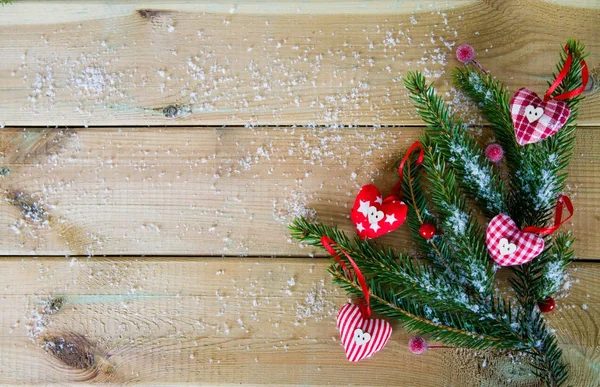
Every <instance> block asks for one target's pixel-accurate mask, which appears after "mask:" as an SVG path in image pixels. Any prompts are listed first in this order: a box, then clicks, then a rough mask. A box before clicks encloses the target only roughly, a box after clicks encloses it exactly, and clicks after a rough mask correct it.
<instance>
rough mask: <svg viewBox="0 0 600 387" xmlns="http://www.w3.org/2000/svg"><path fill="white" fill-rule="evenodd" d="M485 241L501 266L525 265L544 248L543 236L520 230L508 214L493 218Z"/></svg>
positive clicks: (495, 260)
mask: <svg viewBox="0 0 600 387" xmlns="http://www.w3.org/2000/svg"><path fill="white" fill-rule="evenodd" d="M485 242H486V245H487V249H488V252H489V253H490V255H491V257H492V259H493V260H494V262H496V263H497V264H498V265H500V266H515V265H523V264H525V263H527V262H529V261H531V260H533V259H534V258H535V257H537V256H538V255H540V254H541V252H542V251H543V250H544V240H543V239H542V238H541V237H539V236H537V235H536V234H533V233H529V232H523V231H521V230H519V228H518V227H517V225H516V223H515V222H514V221H513V220H512V219H511V218H510V216H508V215H506V214H500V215H496V216H495V217H494V218H492V220H491V221H490V223H489V224H488V228H487V232H486V236H485Z"/></svg>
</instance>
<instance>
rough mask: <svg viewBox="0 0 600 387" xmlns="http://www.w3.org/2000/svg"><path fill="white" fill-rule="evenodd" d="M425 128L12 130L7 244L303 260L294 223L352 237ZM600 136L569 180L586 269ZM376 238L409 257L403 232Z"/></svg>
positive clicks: (7, 155) (7, 145)
mask: <svg viewBox="0 0 600 387" xmlns="http://www.w3.org/2000/svg"><path fill="white" fill-rule="evenodd" d="M422 131H423V128H418V127H414V128H337V129H336V128H294V127H287V128H265V127H255V128H195V129H194V128H162V129H161V128H94V129H79V130H72V129H12V128H5V129H4V130H3V131H2V132H1V133H0V152H1V154H2V157H0V160H1V163H2V164H1V165H2V166H4V167H5V168H8V169H9V170H10V173H8V174H7V175H4V176H2V177H0V179H1V180H0V181H1V182H2V186H3V188H4V190H5V191H4V192H3V196H4V204H3V206H2V211H1V212H0V228H2V229H5V230H6V232H5V234H4V235H5V237H4V238H2V239H0V247H1V248H2V251H3V252H4V253H5V254H19V255H39V254H43V255H47V254H51V255H63V254H71V255H88V254H112V255H114V254H134V255H139V254H146V255H216V256H221V255H225V256H240V255H241V256H244V255H248V256H287V255H293V256H306V255H308V254H310V253H312V252H313V250H311V249H306V248H305V249H303V248H301V247H300V246H299V245H298V243H296V242H295V241H292V240H291V239H290V237H289V233H288V230H287V228H286V226H287V224H289V222H290V221H291V220H293V219H294V218H295V217H297V216H301V215H304V216H308V217H311V216H315V215H316V216H318V218H319V219H320V220H322V221H323V222H325V223H329V224H332V225H333V224H338V225H340V227H341V228H342V229H344V230H346V231H349V232H353V231H352V223H351V221H350V220H349V214H350V209H351V208H352V205H353V204H354V200H355V196H356V194H357V192H358V190H359V189H360V187H361V186H362V185H364V184H370V183H374V184H376V185H377V186H378V187H379V188H380V190H382V192H384V193H385V194H387V193H389V192H390V191H391V189H392V187H393V186H394V184H395V183H396V182H397V181H398V176H397V173H396V166H397V163H398V162H399V160H400V159H401V158H402V155H403V153H404V152H405V151H406V149H407V148H408V146H409V145H410V144H411V143H412V142H413V141H415V140H416V139H417V138H418V136H419V135H420V134H421V133H422ZM598 133H600V131H599V129H598V128H585V129H583V128H582V129H579V132H578V139H577V145H576V149H575V154H576V157H575V160H574V162H573V163H572V165H571V168H570V177H569V180H568V188H569V190H568V192H567V193H568V194H569V195H570V196H571V198H572V199H573V202H574V204H575V208H576V209H577V211H576V213H575V216H574V217H573V219H572V221H571V222H570V225H571V227H572V229H573V230H574V231H575V233H576V236H577V242H576V251H577V256H578V257H580V258H587V259H597V258H598V257H600V246H598V244H597V243H596V238H595V236H596V235H597V231H596V230H597V229H598V227H599V219H600V216H599V210H598V206H597V201H598V198H599V195H600V187H599V185H598V182H597V179H595V176H597V173H596V170H597V167H598V163H599V162H600V158H599V155H600V141H599V140H598ZM484 141H489V140H484ZM380 240H381V241H382V242H384V243H390V244H392V245H394V246H396V247H398V248H400V249H401V250H405V251H410V250H411V248H412V244H411V243H410V238H409V235H408V232H407V228H406V227H401V228H400V229H399V230H397V231H395V232H393V233H391V234H388V235H387V236H384V237H382V238H381V239H380ZM318 253H319V254H321V256H322V254H323V252H318Z"/></svg>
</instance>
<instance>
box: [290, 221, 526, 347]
mask: <svg viewBox="0 0 600 387" xmlns="http://www.w3.org/2000/svg"><path fill="white" fill-rule="evenodd" d="M290 229H291V230H292V232H293V235H295V236H296V237H297V238H300V240H301V241H305V242H308V243H309V244H311V245H313V246H317V247H323V246H322V244H321V242H320V239H321V237H322V236H323V235H325V236H328V237H330V238H331V239H333V238H334V237H335V238H337V239H335V245H334V246H332V247H333V248H334V249H335V250H336V251H337V252H341V250H343V251H345V252H346V253H347V254H349V255H350V256H352V259H353V261H354V262H355V263H356V265H357V266H358V267H359V268H360V270H361V272H362V273H363V275H364V276H366V277H367V278H368V279H369V280H370V290H369V292H370V295H371V303H372V305H373V310H375V311H376V312H378V313H381V314H384V315H388V316H390V317H393V318H396V319H399V320H400V321H402V322H403V323H405V324H407V326H408V328H409V329H413V330H418V331H419V333H421V334H429V335H432V337H435V338H438V339H441V340H446V339H448V340H451V342H450V343H451V344H454V345H467V346H469V347H470V348H474V347H476V348H484V347H485V348H488V347H494V348H514V347H519V348H525V344H523V342H522V340H521V338H520V337H519V336H518V335H517V333H516V332H515V331H514V329H513V328H512V327H511V324H512V323H514V321H512V317H511V312H510V309H509V308H507V307H506V306H503V305H501V304H495V303H494V302H493V300H491V302H489V303H488V305H486V307H481V305H479V304H473V303H471V302H470V299H469V297H468V295H467V294H465V293H464V292H462V290H461V287H457V286H456V284H455V283H454V282H452V281H448V279H447V278H445V277H443V276H441V275H440V273H439V272H436V271H435V270H432V268H430V267H427V266H424V265H420V264H418V263H416V262H414V261H413V260H411V259H410V258H409V257H407V256H402V255H397V254H395V253H394V252H393V251H392V250H391V249H389V248H388V249H386V248H382V247H379V246H378V245H376V244H375V243H372V242H365V241H361V240H360V239H359V238H354V239H353V240H352V239H350V238H348V237H347V236H345V234H344V235H343V236H342V235H340V234H343V233H341V232H340V231H339V230H337V229H336V228H333V227H328V226H325V225H322V224H318V223H317V224H313V223H309V222H307V221H306V220H305V219H303V218H299V219H296V220H295V221H294V223H293V224H292V225H291V226H290ZM338 255H339V258H340V259H341V260H342V261H344V262H345V266H346V267H351V266H350V263H349V261H348V260H347V258H346V257H345V255H344V254H341V253H339V254H338ZM330 272H331V273H332V274H333V275H334V277H335V278H336V282H338V283H339V284H340V286H342V288H344V289H345V290H346V291H347V292H349V293H351V294H355V295H356V296H358V297H362V288H361V287H360V286H359V284H357V283H356V280H355V279H354V278H353V276H352V274H350V273H347V272H346V271H344V270H341V269H340V266H339V265H337V264H334V265H333V266H332V267H331V268H330ZM374 299H375V300H378V301H379V307H377V303H376V302H375V303H374V301H373V300H374ZM389 308H391V309H392V310H389ZM415 318H417V319H419V320H420V321H419V322H415V321H412V320H413V319H415ZM411 326H412V327H413V328H410V327H411ZM453 330H454V331H453ZM448 331H453V332H454V333H448ZM497 337H502V338H503V340H504V341H503V342H498V341H497V340H495V339H494V338H497ZM473 339H476V341H477V342H476V343H474V342H472V341H471V340H473ZM482 340H483V341H484V343H481V341H482ZM486 341H487V343H486Z"/></svg>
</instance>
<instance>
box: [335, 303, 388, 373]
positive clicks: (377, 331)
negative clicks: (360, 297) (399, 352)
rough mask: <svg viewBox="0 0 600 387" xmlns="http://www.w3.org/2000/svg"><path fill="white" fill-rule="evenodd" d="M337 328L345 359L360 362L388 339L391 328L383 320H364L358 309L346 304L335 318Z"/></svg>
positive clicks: (371, 354) (377, 350) (377, 349)
mask: <svg viewBox="0 0 600 387" xmlns="http://www.w3.org/2000/svg"><path fill="white" fill-rule="evenodd" d="M337 327H338V331H339V332H340V337H341V339H342V345H343V346H344V351H346V359H348V360H350V361H351V362H357V361H361V360H362V359H366V358H368V357H371V356H373V355H374V354H375V353H376V352H379V351H380V350H381V348H383V347H384V346H385V344H386V343H387V342H388V340H389V339H390V336H391V335H392V326H391V325H390V324H389V323H388V322H387V321H385V320H378V319H364V318H363V317H362V314H361V312H360V308H359V307H358V306H357V305H354V304H346V305H344V306H343V307H342V309H340V312H339V313H338V316H337Z"/></svg>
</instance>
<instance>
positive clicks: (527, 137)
mask: <svg viewBox="0 0 600 387" xmlns="http://www.w3.org/2000/svg"><path fill="white" fill-rule="evenodd" d="M570 115H571V110H570V109H569V107H568V106H567V104H566V103H564V102H562V101H558V100H555V99H551V100H549V101H548V102H544V101H542V99H541V98H540V97H538V95H537V94H536V93H534V92H533V91H531V90H529V89H527V88H522V89H519V91H517V92H516V93H515V95H514V96H513V97H512V99H511V100H510V116H511V118H512V121H513V125H514V127H515V136H516V138H517V142H518V143H519V145H527V144H533V143H535V142H538V141H541V140H543V139H545V138H546V137H549V136H552V135H554V134H555V133H556V132H558V131H559V130H560V129H561V128H562V127H563V126H564V124H565V122H567V119H568V118H569V116H570Z"/></svg>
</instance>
